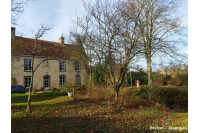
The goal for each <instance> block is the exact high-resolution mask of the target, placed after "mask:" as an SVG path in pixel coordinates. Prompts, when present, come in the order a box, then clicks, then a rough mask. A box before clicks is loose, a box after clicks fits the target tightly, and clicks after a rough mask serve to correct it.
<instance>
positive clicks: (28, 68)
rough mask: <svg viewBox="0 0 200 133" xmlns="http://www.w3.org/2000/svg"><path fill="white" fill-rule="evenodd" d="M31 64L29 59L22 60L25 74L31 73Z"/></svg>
mask: <svg viewBox="0 0 200 133" xmlns="http://www.w3.org/2000/svg"><path fill="white" fill-rule="evenodd" d="M31 63H32V60H31V59H25V60H24V71H25V72H30V71H31Z"/></svg>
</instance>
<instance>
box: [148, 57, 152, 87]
mask: <svg viewBox="0 0 200 133" xmlns="http://www.w3.org/2000/svg"><path fill="white" fill-rule="evenodd" d="M151 71H152V69H151V58H150V59H147V75H148V85H151V84H152V78H151Z"/></svg>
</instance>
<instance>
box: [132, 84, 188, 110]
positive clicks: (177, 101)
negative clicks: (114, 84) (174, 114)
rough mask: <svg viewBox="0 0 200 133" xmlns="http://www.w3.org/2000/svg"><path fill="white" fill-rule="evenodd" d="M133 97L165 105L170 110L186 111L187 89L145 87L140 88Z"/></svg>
mask: <svg viewBox="0 0 200 133" xmlns="http://www.w3.org/2000/svg"><path fill="white" fill-rule="evenodd" d="M135 95H136V96H140V97H141V98H142V99H146V100H148V101H153V102H155V103H159V104H165V105H166V106H167V107H169V108H170V109H186V110H187V109H188V89H187V88H177V87H176V88H174V87H159V86H146V87H140V90H139V91H138V92H136V94H135Z"/></svg>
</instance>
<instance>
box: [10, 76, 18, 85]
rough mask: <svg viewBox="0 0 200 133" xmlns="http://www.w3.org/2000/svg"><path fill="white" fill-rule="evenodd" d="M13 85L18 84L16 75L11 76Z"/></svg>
mask: <svg viewBox="0 0 200 133" xmlns="http://www.w3.org/2000/svg"><path fill="white" fill-rule="evenodd" d="M11 85H17V80H16V78H14V77H11Z"/></svg>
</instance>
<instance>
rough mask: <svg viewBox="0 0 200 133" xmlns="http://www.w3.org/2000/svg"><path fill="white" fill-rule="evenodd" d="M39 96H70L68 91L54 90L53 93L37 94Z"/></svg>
mask: <svg viewBox="0 0 200 133" xmlns="http://www.w3.org/2000/svg"><path fill="white" fill-rule="evenodd" d="M36 95H37V96H63V95H68V93H67V91H60V90H54V91H51V92H43V93H37V94H36Z"/></svg>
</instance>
